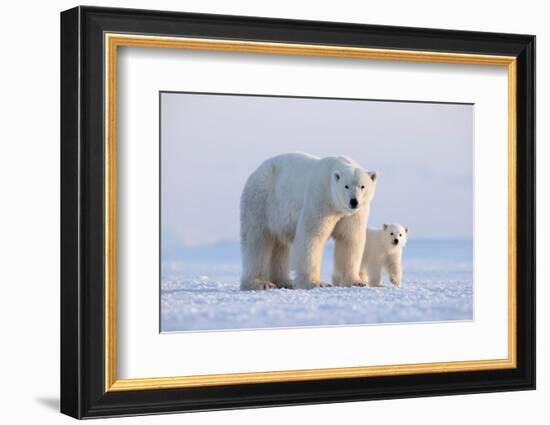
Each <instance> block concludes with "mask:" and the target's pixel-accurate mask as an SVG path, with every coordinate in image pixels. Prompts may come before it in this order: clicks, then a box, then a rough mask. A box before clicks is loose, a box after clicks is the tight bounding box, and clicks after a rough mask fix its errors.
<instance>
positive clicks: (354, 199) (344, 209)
mask: <svg viewBox="0 0 550 425" xmlns="http://www.w3.org/2000/svg"><path fill="white" fill-rule="evenodd" d="M376 179H377V176H376V173H375V172H374V171H365V170H363V169H362V168H357V167H350V166H342V167H339V168H338V169H336V170H334V171H333V174H332V178H331V194H332V200H333V203H334V206H335V207H336V209H337V210H338V211H339V212H341V213H343V214H346V215H350V214H354V213H356V212H357V211H359V210H360V209H361V208H363V207H365V206H367V205H368V204H369V203H370V201H371V200H372V198H373V197H374V192H375V191H376Z"/></svg>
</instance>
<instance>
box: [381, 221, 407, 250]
mask: <svg viewBox="0 0 550 425" xmlns="http://www.w3.org/2000/svg"><path fill="white" fill-rule="evenodd" d="M408 236H409V228H408V227H405V226H402V225H400V224H384V238H383V239H384V244H385V245H386V246H387V247H388V248H390V249H391V248H403V247H404V246H405V245H406V243H407V237H408Z"/></svg>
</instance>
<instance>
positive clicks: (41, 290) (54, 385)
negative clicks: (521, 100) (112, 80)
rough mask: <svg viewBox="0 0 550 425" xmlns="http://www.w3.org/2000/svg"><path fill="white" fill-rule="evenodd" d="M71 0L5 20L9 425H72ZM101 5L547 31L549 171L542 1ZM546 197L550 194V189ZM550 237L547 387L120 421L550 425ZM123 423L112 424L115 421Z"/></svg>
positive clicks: (2, 92)
mask: <svg viewBox="0 0 550 425" xmlns="http://www.w3.org/2000/svg"><path fill="white" fill-rule="evenodd" d="M74 4H75V3H72V2H68V1H52V2H44V3H39V2H36V3H35V4H32V3H31V2H19V3H15V2H11V3H9V5H4V9H3V13H2V18H3V19H2V25H1V26H0V28H1V29H0V31H1V32H2V41H3V52H2V53H3V56H2V67H1V68H0V72H1V74H2V75H1V76H2V78H0V105H1V107H2V117H3V119H2V125H1V126H0V129H1V130H0V131H1V135H2V137H1V139H0V140H1V144H0V146H1V148H0V149H1V153H0V161H1V164H0V176H1V179H0V181H1V182H2V183H1V184H2V195H3V197H2V200H3V203H2V206H3V208H2V212H1V214H2V219H1V220H0V226H1V227H0V229H1V232H0V237H1V241H2V242H1V247H2V248H1V249H2V259H3V261H2V269H1V270H2V272H1V280H0V282H1V283H2V288H3V289H4V290H3V292H2V296H1V298H0V299H1V301H0V302H1V308H0V315H1V316H0V318H1V320H0V323H1V326H2V329H1V332H2V336H3V338H2V350H1V351H0V353H1V354H0V357H1V358H0V376H1V385H0V391H1V392H2V394H1V400H2V410H1V413H0V414H1V415H2V421H3V422H6V423H28V422H30V421H33V420H34V421H36V422H38V421H39V422H40V423H64V422H67V423H69V421H70V419H69V418H66V417H63V416H61V415H59V414H58V413H57V409H58V391H59V385H58V382H59V348H58V347H59V334H58V330H59V112H58V111H59V83H58V82H59V15H58V13H59V11H60V10H63V9H66V8H69V7H72V6H74ZM96 4H98V5H106V6H107V5H109V6H123V7H142V8H147V7H149V8H151V7H155V8H159V9H172V10H186V11H196V12H211V13H228V14H244V15H262V16H273V17H288V18H303V19H318V20H333V21H350V22H363V23H372V24H388V25H405V26H422V27H438V28H455V29H464V30H483V31H503V32H520V33H521V32H523V33H532V34H537V36H538V39H537V44H538V46H537V47H538V49H537V50H538V58H537V62H538V69H537V74H538V75H539V81H538V91H537V106H538V117H539V121H540V123H541V125H539V126H538V127H539V128H538V140H539V141H541V143H539V144H538V152H537V155H538V163H539V164H547V163H548V162H549V160H550V157H549V155H550V152H549V149H550V147H549V146H548V143H544V141H546V140H547V139H548V136H549V125H548V123H547V121H545V120H544V119H541V117H542V118H544V117H546V116H548V114H550V106H549V104H548V79H547V78H546V76H548V75H550V62H549V60H550V54H549V53H548V52H549V51H550V41H549V38H550V28H548V26H547V19H546V17H547V12H546V11H545V10H544V3H543V2H535V1H527V0H526V1H523V2H521V3H518V2H517V1H514V2H507V1H499V2H497V1H488V2H483V3H482V2H479V1H466V0H464V1H461V2H454V3H452V4H449V3H446V2H445V3H444V2H437V1H416V2H407V1H394V2H391V4H389V3H384V2H353V1H344V0H342V1H340V2H333V1H331V2H328V1H327V2H321V1H315V2H313V1H311V2H308V1H303V2H296V1H295V0H294V1H283V0H279V1H277V2H273V1H272V2H269V3H267V2H254V1H244V0H243V1H240V0H232V1H231V2H225V1H221V0H220V1H214V0H195V1H163V0H159V1H156V2H154V3H152V2H150V1H149V2H148V1H127V2H124V1H118V2H108V1H98V2H97V3H96ZM549 180H550V168H548V167H546V169H544V168H543V167H542V166H541V167H539V170H538V193H539V196H538V198H537V200H538V216H539V217H548V216H549V214H550V210H549V207H550V204H549V202H550V199H549V198H548V196H549V194H548V190H545V186H546V184H547V183H548V181H549ZM544 192H546V193H544ZM548 237H550V227H549V224H548V221H547V220H540V221H539V223H538V253H539V255H538V258H539V264H538V296H537V299H538V300H539V302H538V317H537V319H538V330H539V331H538V336H539V338H538V358H539V363H538V390H537V391H536V392H522V393H502V394H483V395H470V396H460V397H439V398H423V399H410V400H391V401H377V402H365V403H346V404H339V405H322V406H304V407H287V408H275V409H262V410H242V411H236V412H215V413H199V414H192V415H185V416H181V415H167V416H162V417H160V416H156V417H136V418H128V419H120V420H119V421H120V422H121V423H181V422H182V421H186V423H190V424H209V423H220V422H223V423H229V424H230V423H239V424H249V423H250V424H253V423H258V422H260V421H261V422H263V423H281V422H289V423H295V422H298V421H305V420H307V421H315V422H317V423H327V424H329V423H330V424H333V423H335V422H342V421H346V422H366V421H369V422H373V423H385V424H393V423H402V422H406V423H422V424H432V423H433V424H440V423H442V422H445V423H446V424H463V423H465V422H467V421H475V422H485V421H487V420H490V421H491V422H493V423H499V424H508V423H509V424H513V423H520V422H527V421H529V420H530V421H531V422H532V423H544V421H545V420H547V416H548V412H547V409H546V408H545V402H547V400H548V398H549V397H550V372H549V370H550V369H549V366H548V360H547V359H548V358H550V352H549V350H550V345H549V338H550V337H549V336H548V334H549V333H548V329H546V325H547V323H548V319H549V316H548V312H547V310H545V308H544V307H545V305H546V304H547V303H548V298H549V295H550V294H549V291H548V286H545V280H546V276H547V275H548V273H549V272H550V270H549V269H548V267H550V266H549V263H548V261H544V260H545V259H547V258H548V257H549V256H550V248H548V245H547V244H545V243H544V240H545V239H547V238H548ZM114 421H117V420H112V421H111V422H114Z"/></svg>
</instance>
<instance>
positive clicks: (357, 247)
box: [241, 153, 376, 290]
mask: <svg viewBox="0 0 550 425" xmlns="http://www.w3.org/2000/svg"><path fill="white" fill-rule="evenodd" d="M346 186H348V188H346ZM375 188H376V174H375V173H372V172H371V173H369V172H367V171H365V170H363V169H362V168H361V167H359V165H358V164H357V163H356V162H355V161H353V160H351V159H350V158H347V157H327V158H316V157H314V156H311V155H307V154H301V153H291V154H283V155H279V156H276V157H273V158H270V159H268V160H266V161H264V162H263V163H262V164H261V165H260V166H259V167H258V168H257V169H256V170H255V171H254V172H253V173H252V174H251V175H250V177H249V178H248V180H247V182H246V184H245V186H244V189H243V192H242V196H241V251H242V261H243V274H242V277H241V289H243V290H253V289H266V288H273V287H278V288H287V287H290V286H293V287H294V288H303V289H310V288H315V287H318V286H326V285H327V284H325V283H323V282H321V259H322V256H323V250H324V246H325V243H326V241H327V240H328V238H329V237H331V236H332V237H334V239H335V242H336V248H335V256H334V270H335V276H336V277H337V279H335V283H336V284H346V285H351V284H362V283H363V284H364V282H362V281H361V279H360V277H359V270H360V266H361V257H362V253H363V250H364V245H365V228H366V223H367V219H368V215H369V204H370V201H371V200H372V198H373V196H374V192H375ZM352 198H355V199H356V200H357V201H358V207H357V208H355V209H353V208H351V205H350V200H351V199H352ZM291 248H292V250H291ZM291 251H292V253H291ZM290 257H292V258H290ZM290 263H292V264H290ZM291 265H292V269H294V270H295V272H296V276H295V278H294V280H293V281H292V282H291V280H290V277H289V270H290V266H291Z"/></svg>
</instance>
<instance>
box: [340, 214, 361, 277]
mask: <svg viewBox="0 0 550 425" xmlns="http://www.w3.org/2000/svg"><path fill="white" fill-rule="evenodd" d="M363 227H364V226H363V224H362V217H361V216H360V215H359V214H356V215H354V216H351V217H345V218H343V219H341V220H340V221H339V222H338V224H337V225H336V227H335V229H334V232H333V236H334V241H335V245H334V275H335V276H338V277H339V279H338V283H337V284H338V285H339V286H347V287H349V286H367V283H366V281H365V280H364V279H362V278H361V260H362V259H363V251H364V249H365V239H366V235H365V231H364V229H363Z"/></svg>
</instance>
